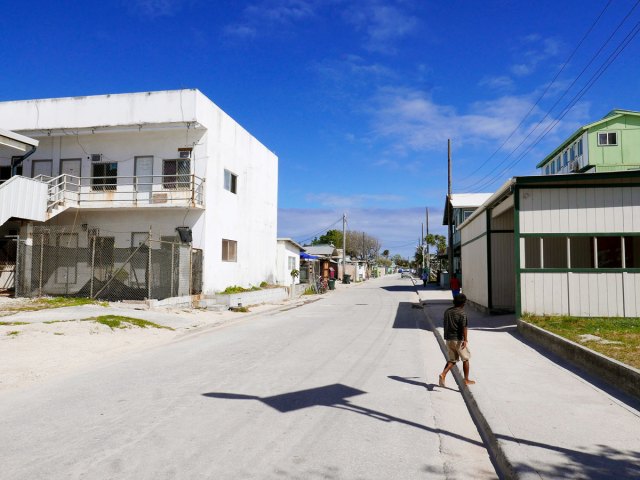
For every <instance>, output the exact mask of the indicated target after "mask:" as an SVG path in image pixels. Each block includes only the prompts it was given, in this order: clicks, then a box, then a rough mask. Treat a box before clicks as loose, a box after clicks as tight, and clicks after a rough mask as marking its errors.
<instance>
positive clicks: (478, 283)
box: [460, 210, 489, 307]
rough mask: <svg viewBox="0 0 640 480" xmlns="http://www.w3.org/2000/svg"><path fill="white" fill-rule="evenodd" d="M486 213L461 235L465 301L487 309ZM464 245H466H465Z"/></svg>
mask: <svg viewBox="0 0 640 480" xmlns="http://www.w3.org/2000/svg"><path fill="white" fill-rule="evenodd" d="M486 225H487V212H486V210H485V211H484V212H482V213H480V214H479V215H478V216H477V217H476V218H474V219H473V220H472V221H471V222H470V223H469V224H467V225H466V226H465V228H463V229H462V230H461V231H460V233H461V242H462V243H461V244H462V250H461V259H462V291H463V292H464V294H465V295H466V296H467V299H469V300H470V301H472V302H474V303H477V304H478V305H482V306H484V307H488V305H489V301H488V295H489V290H488V285H487V237H486V235H484V236H482V237H479V238H477V237H478V236H479V235H482V234H483V233H486ZM467 242H471V243H467ZM465 244H466V245H465Z"/></svg>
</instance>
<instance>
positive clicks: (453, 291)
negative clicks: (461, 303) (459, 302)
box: [449, 273, 460, 298]
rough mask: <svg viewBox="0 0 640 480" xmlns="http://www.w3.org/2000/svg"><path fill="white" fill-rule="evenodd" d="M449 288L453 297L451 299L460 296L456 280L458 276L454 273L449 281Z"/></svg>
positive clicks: (458, 282) (458, 284)
mask: <svg viewBox="0 0 640 480" xmlns="http://www.w3.org/2000/svg"><path fill="white" fill-rule="evenodd" d="M449 288H451V295H453V298H456V297H457V296H458V295H460V280H458V275H457V274H456V273H454V274H453V276H452V277H451V280H449Z"/></svg>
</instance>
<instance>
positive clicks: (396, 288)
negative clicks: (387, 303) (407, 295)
mask: <svg viewBox="0 0 640 480" xmlns="http://www.w3.org/2000/svg"><path fill="white" fill-rule="evenodd" d="M380 288H382V289H383V290H386V291H387V292H415V291H416V287H414V286H413V284H411V285H388V286H386V287H380Z"/></svg>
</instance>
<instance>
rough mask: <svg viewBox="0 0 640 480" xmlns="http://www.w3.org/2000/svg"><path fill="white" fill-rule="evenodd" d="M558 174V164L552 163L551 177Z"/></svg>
mask: <svg viewBox="0 0 640 480" xmlns="http://www.w3.org/2000/svg"><path fill="white" fill-rule="evenodd" d="M555 173H556V162H551V175H553V174H555Z"/></svg>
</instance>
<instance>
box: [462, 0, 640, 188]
mask: <svg viewBox="0 0 640 480" xmlns="http://www.w3.org/2000/svg"><path fill="white" fill-rule="evenodd" d="M639 4H640V0H638V1H637V2H636V3H635V4H634V6H633V7H632V8H631V10H629V12H628V13H627V15H626V16H625V17H624V18H623V19H622V20H621V22H620V23H619V24H618V26H617V27H616V29H615V30H614V31H613V33H612V34H611V35H609V37H608V38H607V40H606V41H605V42H604V43H603V44H602V46H601V47H600V48H599V49H598V51H597V52H596V53H595V54H594V55H593V56H592V57H591V59H590V60H589V62H588V63H587V64H586V65H585V67H584V68H583V69H582V71H581V72H580V73H579V74H578V76H577V77H576V78H575V79H574V80H573V82H571V84H570V85H569V86H568V87H567V88H566V89H565V91H564V92H563V93H562V95H561V96H560V97H559V98H558V99H557V100H556V102H555V103H554V104H553V105H552V106H551V108H550V109H549V110H548V111H547V112H546V114H545V115H544V117H543V118H542V119H541V120H540V121H539V122H538V123H537V124H536V126H535V127H534V128H533V129H532V130H530V131H529V133H528V134H527V135H526V136H525V137H524V138H523V139H522V141H521V142H520V143H519V144H518V145H517V146H516V147H515V148H514V149H513V150H512V151H511V152H510V153H509V154H508V155H507V156H506V157H505V158H504V159H503V160H502V161H501V162H500V163H498V164H497V165H496V167H495V169H497V168H499V167H500V166H502V165H504V164H505V162H506V161H507V160H508V159H509V158H511V156H512V155H513V154H514V153H515V152H516V151H517V150H518V149H519V148H520V147H521V146H522V145H523V144H524V143H525V141H526V140H527V139H528V138H529V137H530V136H531V135H532V134H533V133H534V132H535V131H536V130H538V128H539V127H540V126H541V125H542V124H543V122H544V121H545V120H546V119H547V118H548V117H549V115H550V114H551V112H552V111H553V109H554V108H555V107H556V106H557V105H558V104H559V103H560V101H561V100H562V99H563V98H564V97H565V95H566V94H567V93H568V92H569V90H571V88H572V87H573V86H574V85H575V84H576V82H577V81H578V80H579V79H580V77H582V75H583V74H584V73H585V71H586V70H587V69H588V68H589V66H591V64H592V63H593V62H594V61H595V60H596V58H597V57H598V56H599V55H600V53H601V52H602V50H603V49H604V48H605V47H606V45H607V44H608V43H609V42H610V41H611V39H612V38H613V36H614V35H615V34H616V33H617V32H618V30H619V29H620V28H621V27H622V25H623V24H624V23H625V22H626V20H627V19H628V18H629V16H630V15H631V13H632V12H633V11H634V10H635V8H636V7H637V6H638V5H639ZM637 26H638V24H636V25H635V26H634V27H633V28H632V30H631V32H629V34H627V36H626V37H625V38H624V39H623V40H622V41H621V42H620V43H619V44H618V46H617V47H616V48H615V49H614V51H613V53H612V54H611V55H610V56H609V57H608V58H607V59H606V60H605V61H604V62H603V64H602V65H601V66H600V67H599V68H598V69H597V70H596V72H595V73H594V74H593V75H592V76H591V78H590V79H589V80H588V81H587V83H586V84H585V86H584V87H583V88H582V89H581V90H580V91H579V92H578V93H577V94H576V95H574V97H573V98H572V99H571V100H569V103H568V104H567V106H566V107H564V109H563V110H562V112H563V113H562V115H561V116H560V117H559V118H558V119H556V120H555V121H554V122H552V125H553V126H555V125H557V124H558V122H559V121H560V120H561V119H562V118H564V116H566V114H567V113H568V110H569V109H570V108H571V107H573V106H574V105H575V103H577V100H579V99H580V98H582V96H583V95H584V93H586V91H587V90H588V89H589V88H591V86H592V85H593V83H595V81H597V80H598V78H600V76H601V75H602V73H604V70H606V69H607V68H608V67H609V65H611V63H613V60H615V58H617V57H618V55H619V54H620V53H621V52H622V50H624V48H626V46H627V45H628V43H629V42H630V41H631V40H632V39H633V37H635V34H634V35H633V37H632V38H631V39H629V41H628V42H627V43H625V44H624V46H623V45H622V44H623V43H624V42H625V41H626V40H627V39H628V38H629V36H630V35H631V34H632V33H633V31H634V30H635V29H636V27H637ZM619 49H620V50H619ZM617 50H619V51H618V52H617V53H616V51H617ZM614 55H615V56H614ZM552 128H553V127H552ZM549 131H550V130H549V129H546V130H545V131H544V132H543V133H542V134H541V136H538V137H537V139H536V140H534V143H533V144H532V145H530V146H529V147H526V148H525V151H524V155H526V154H527V153H528V152H530V151H531V149H532V148H533V147H534V146H535V145H537V144H538V143H540V141H541V140H542V138H544V136H546V134H547V133H548V132H549ZM521 159H522V154H521V155H520V156H519V157H518V160H517V161H516V162H515V163H513V164H511V165H509V166H507V168H506V169H504V170H502V172H504V171H506V170H508V169H509V168H510V167H511V166H513V165H516V164H517V163H518V162H519V161H520V160H521ZM494 172H495V170H494ZM502 172H501V173H500V174H498V175H493V172H492V173H489V174H487V175H485V176H484V177H482V178H480V179H479V180H477V181H475V182H474V183H472V184H470V185H469V186H468V188H470V189H471V188H472V187H474V186H477V187H476V188H475V189H473V191H480V190H482V189H483V188H485V187H486V186H488V185H491V184H492V183H494V182H495V181H496V180H497V179H498V178H499V176H500V175H501V174H502ZM487 179H489V180H487Z"/></svg>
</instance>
